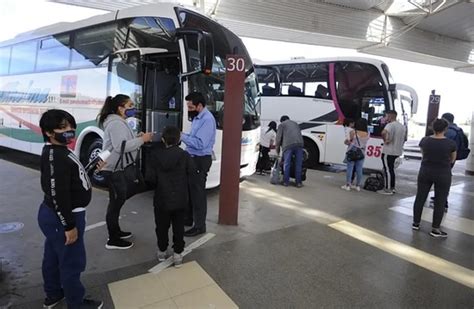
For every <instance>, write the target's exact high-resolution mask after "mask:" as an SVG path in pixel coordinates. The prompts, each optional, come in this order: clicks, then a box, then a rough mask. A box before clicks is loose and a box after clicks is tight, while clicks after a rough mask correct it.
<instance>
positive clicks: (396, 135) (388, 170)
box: [377, 110, 407, 195]
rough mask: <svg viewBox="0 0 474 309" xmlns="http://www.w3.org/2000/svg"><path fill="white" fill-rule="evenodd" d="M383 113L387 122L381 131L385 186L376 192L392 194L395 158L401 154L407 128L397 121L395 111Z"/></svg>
mask: <svg viewBox="0 0 474 309" xmlns="http://www.w3.org/2000/svg"><path fill="white" fill-rule="evenodd" d="M385 113H386V116H385V117H386V120H387V122H388V124H387V125H386V126H385V128H384V129H383V131H382V138H383V141H384V145H383V149H382V163H383V172H384V177H385V188H384V189H383V190H380V191H377V192H378V193H381V194H386V195H392V194H393V193H395V160H396V159H397V158H398V157H399V156H401V155H402V154H403V145H404V144H405V141H406V137H407V129H406V127H405V126H404V125H403V124H401V123H400V122H398V120H397V112H396V111H394V110H389V111H387V112H385Z"/></svg>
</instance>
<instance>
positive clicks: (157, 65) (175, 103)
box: [143, 53, 183, 141]
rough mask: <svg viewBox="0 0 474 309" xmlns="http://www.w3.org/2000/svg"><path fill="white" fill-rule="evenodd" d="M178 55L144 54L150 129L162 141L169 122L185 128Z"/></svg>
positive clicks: (145, 92) (146, 100)
mask: <svg viewBox="0 0 474 309" xmlns="http://www.w3.org/2000/svg"><path fill="white" fill-rule="evenodd" d="M179 74H180V62H179V58H178V55H177V54H176V55H174V54H170V53H159V54H147V55H144V57H143V102H144V105H145V111H146V130H147V131H149V132H155V134H156V137H155V138H154V140H155V141H159V140H160V138H161V133H162V131H163V129H164V127H166V126H175V127H177V128H179V129H180V130H181V129H182V118H183V117H182V111H183V107H182V104H183V103H182V102H183V100H182V86H181V82H180V78H179Z"/></svg>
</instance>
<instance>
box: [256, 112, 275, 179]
mask: <svg viewBox="0 0 474 309" xmlns="http://www.w3.org/2000/svg"><path fill="white" fill-rule="evenodd" d="M276 130H277V124H276V122H275V121H271V122H270V123H269V124H268V130H267V131H266V132H265V133H264V134H263V135H262V137H261V139H260V154H259V156H258V161H257V173H258V174H259V175H264V174H265V170H268V169H269V168H270V164H269V163H270V157H269V155H268V153H269V152H270V150H271V149H273V148H275V138H276Z"/></svg>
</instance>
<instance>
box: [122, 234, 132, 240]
mask: <svg viewBox="0 0 474 309" xmlns="http://www.w3.org/2000/svg"><path fill="white" fill-rule="evenodd" d="M132 237H133V234H130V235H128V236H122V237H120V239H129V238H132Z"/></svg>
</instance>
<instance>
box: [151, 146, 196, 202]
mask: <svg viewBox="0 0 474 309" xmlns="http://www.w3.org/2000/svg"><path fill="white" fill-rule="evenodd" d="M194 170H195V167H194V164H193V161H192V159H191V156H190V155H189V154H188V153H187V152H186V151H184V150H183V149H181V148H180V147H179V146H172V147H169V148H166V147H165V145H164V144H163V143H157V144H155V145H153V147H152V149H151V150H150V152H149V157H148V158H147V171H146V178H147V180H148V181H149V182H151V183H153V185H154V187H155V195H154V197H153V205H154V206H155V207H159V208H160V209H162V210H166V211H174V210H180V209H186V208H187V205H188V202H189V193H188V182H189V178H190V175H191V174H192V173H193V172H194Z"/></svg>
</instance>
